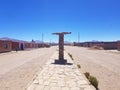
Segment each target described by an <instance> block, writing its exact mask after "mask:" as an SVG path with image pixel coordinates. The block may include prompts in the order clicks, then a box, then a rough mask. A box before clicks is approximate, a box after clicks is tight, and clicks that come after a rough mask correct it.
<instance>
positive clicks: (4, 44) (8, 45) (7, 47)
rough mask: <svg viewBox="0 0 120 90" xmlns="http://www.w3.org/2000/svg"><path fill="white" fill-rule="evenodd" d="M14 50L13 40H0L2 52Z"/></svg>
mask: <svg viewBox="0 0 120 90" xmlns="http://www.w3.org/2000/svg"><path fill="white" fill-rule="evenodd" d="M11 50H12V42H11V41H7V40H0V53H3V52H9V51H11Z"/></svg>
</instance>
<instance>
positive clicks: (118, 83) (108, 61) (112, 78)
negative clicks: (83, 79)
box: [65, 46, 120, 90]
mask: <svg viewBox="0 0 120 90" xmlns="http://www.w3.org/2000/svg"><path fill="white" fill-rule="evenodd" d="M65 50H66V52H68V53H71V54H72V56H73V58H74V61H75V63H76V64H80V65H81V70H82V72H83V73H84V72H90V74H91V75H93V76H95V77H96V78H97V79H98V80H99V89H100V90H120V52H119V51H115V52H114V51H106V50H91V49H88V48H82V47H72V46H69V47H65Z"/></svg>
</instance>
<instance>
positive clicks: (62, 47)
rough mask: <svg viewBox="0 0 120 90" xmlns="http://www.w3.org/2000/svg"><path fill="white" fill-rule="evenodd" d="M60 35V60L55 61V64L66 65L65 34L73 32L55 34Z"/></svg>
mask: <svg viewBox="0 0 120 90" xmlns="http://www.w3.org/2000/svg"><path fill="white" fill-rule="evenodd" d="M53 34H56V35H59V60H55V63H59V64H65V63H66V62H67V61H66V60H64V34H71V32H61V33H53Z"/></svg>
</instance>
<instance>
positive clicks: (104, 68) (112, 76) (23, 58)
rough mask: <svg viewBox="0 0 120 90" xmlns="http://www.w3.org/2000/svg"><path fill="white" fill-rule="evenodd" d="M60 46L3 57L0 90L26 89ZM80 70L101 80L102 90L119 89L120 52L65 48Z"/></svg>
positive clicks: (2, 55) (100, 86) (14, 53)
mask: <svg viewBox="0 0 120 90" xmlns="http://www.w3.org/2000/svg"><path fill="white" fill-rule="evenodd" d="M56 49H57V47H51V48H40V49H33V50H29V51H18V52H10V53H4V54H0V90H25V88H26V87H27V86H28V85H29V84H30V83H31V82H32V81H33V79H34V78H35V75H36V74H37V73H38V72H40V71H41V70H42V67H43V66H44V64H45V63H46V62H47V60H49V58H50V57H51V56H52V55H53V53H54V52H55V50H56ZM65 50H66V52H68V53H71V54H72V56H73V58H74V61H75V63H76V64H80V65H81V70H82V71H83V73H84V72H90V74H91V75H93V76H95V77H97V79H98V80H99V89H100V90H120V82H119V81H120V70H119V69H120V52H117V51H116V52H114V51H105V50H91V49H88V48H81V47H72V46H67V47H65Z"/></svg>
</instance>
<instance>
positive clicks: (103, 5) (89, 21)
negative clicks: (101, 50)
mask: <svg viewBox="0 0 120 90" xmlns="http://www.w3.org/2000/svg"><path fill="white" fill-rule="evenodd" d="M62 31H70V32H72V34H71V35H66V36H65V40H66V41H78V32H79V33H80V41H92V40H99V41H113V40H120V1H119V0H0V37H11V38H16V39H22V40H29V41H30V40H32V39H34V40H42V38H41V37H42V33H43V34H44V41H50V40H51V41H57V40H58V37H57V36H54V35H52V34H51V33H53V32H62Z"/></svg>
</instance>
